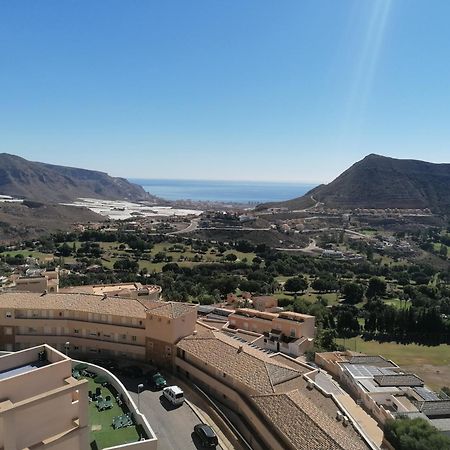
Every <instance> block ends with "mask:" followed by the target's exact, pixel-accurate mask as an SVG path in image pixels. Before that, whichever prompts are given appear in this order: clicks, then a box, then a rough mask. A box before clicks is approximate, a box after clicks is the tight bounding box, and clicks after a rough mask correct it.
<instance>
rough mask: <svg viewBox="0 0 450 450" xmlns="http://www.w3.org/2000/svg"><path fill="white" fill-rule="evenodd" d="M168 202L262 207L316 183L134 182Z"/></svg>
mask: <svg viewBox="0 0 450 450" xmlns="http://www.w3.org/2000/svg"><path fill="white" fill-rule="evenodd" d="M129 181H131V182H133V183H136V184H140V185H141V186H142V187H143V188H144V189H145V190H146V191H147V192H149V193H151V194H153V195H156V196H157V197H160V198H163V199H165V200H193V201H211V202H222V203H231V202H233V203H244V204H247V203H248V204H258V203H264V202H276V201H283V200H290V199H292V198H295V197H300V196H302V195H303V194H306V192H308V191H309V190H311V189H313V188H314V187H315V186H316V185H315V184H306V183H284V182H265V181H211V180H162V179H151V180H146V179H130V180H129Z"/></svg>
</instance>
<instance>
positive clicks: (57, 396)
mask: <svg viewBox="0 0 450 450" xmlns="http://www.w3.org/2000/svg"><path fill="white" fill-rule="evenodd" d="M87 386H88V383H87V381H86V380H75V378H73V377H72V362H71V360H70V359H69V358H67V357H66V356H65V355H63V354H62V353H60V352H58V351H56V350H54V349H52V348H51V347H49V346H47V345H42V346H39V347H34V348H29V349H26V350H22V351H19V352H17V353H12V354H10V355H5V356H2V357H0V393H1V397H0V448H2V449H3V450H16V449H26V448H42V449H52V450H63V449H64V450H67V449H71V450H72V449H73V450H85V449H87V448H89V427H88V390H87Z"/></svg>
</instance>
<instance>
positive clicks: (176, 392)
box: [163, 386, 184, 405]
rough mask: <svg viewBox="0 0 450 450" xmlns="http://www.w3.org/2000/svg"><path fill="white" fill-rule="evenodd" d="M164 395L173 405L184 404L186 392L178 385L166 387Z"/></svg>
mask: <svg viewBox="0 0 450 450" xmlns="http://www.w3.org/2000/svg"><path fill="white" fill-rule="evenodd" d="M163 395H164V397H166V398H167V400H169V402H170V403H172V405H182V404H183V402H184V392H183V391H182V390H181V389H180V388H179V387H178V386H169V387H166V388H164V389H163Z"/></svg>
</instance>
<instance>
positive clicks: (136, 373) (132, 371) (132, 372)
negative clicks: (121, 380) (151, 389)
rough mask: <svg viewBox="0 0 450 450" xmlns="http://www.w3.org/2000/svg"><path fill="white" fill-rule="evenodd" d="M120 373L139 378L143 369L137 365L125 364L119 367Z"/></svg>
mask: <svg viewBox="0 0 450 450" xmlns="http://www.w3.org/2000/svg"><path fill="white" fill-rule="evenodd" d="M121 373H122V375H125V376H126V377H130V378H140V377H142V375H143V373H144V372H143V370H142V368H141V367H139V366H125V367H122V369H121Z"/></svg>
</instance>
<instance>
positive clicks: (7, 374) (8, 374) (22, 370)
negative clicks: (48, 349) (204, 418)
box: [0, 361, 51, 381]
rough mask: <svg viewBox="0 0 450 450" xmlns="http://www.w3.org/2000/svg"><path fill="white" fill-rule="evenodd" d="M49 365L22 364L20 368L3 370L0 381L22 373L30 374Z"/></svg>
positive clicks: (36, 362)
mask: <svg viewBox="0 0 450 450" xmlns="http://www.w3.org/2000/svg"><path fill="white" fill-rule="evenodd" d="M49 364H51V363H50V362H49V361H34V362H31V363H29V364H24V365H22V366H17V367H12V368H10V369H6V370H3V371H2V372H0V381H1V380H5V379H6V378H11V377H15V376H17V375H22V374H24V373H28V372H32V371H33V370H36V369H39V368H41V367H44V366H48V365H49Z"/></svg>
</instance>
